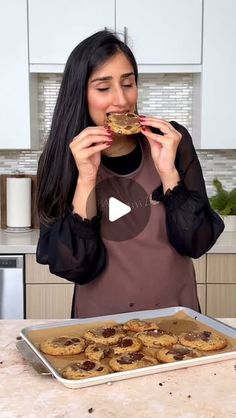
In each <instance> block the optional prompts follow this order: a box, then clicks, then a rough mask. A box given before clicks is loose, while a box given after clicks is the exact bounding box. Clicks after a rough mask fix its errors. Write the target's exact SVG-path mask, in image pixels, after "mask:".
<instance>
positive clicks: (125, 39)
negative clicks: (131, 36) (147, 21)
mask: <svg viewBox="0 0 236 418" xmlns="http://www.w3.org/2000/svg"><path fill="white" fill-rule="evenodd" d="M127 42H128V28H127V27H126V26H124V43H125V44H126V45H127Z"/></svg>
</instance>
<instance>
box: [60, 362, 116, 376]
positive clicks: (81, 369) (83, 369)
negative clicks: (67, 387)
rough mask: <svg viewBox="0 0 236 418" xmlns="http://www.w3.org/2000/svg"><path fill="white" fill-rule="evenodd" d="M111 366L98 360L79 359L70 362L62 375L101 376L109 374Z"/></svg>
mask: <svg viewBox="0 0 236 418" xmlns="http://www.w3.org/2000/svg"><path fill="white" fill-rule="evenodd" d="M109 372H110V370H109V368H108V367H107V366H105V365H104V364H101V363H99V362H97V361H90V360H79V361H75V362H73V363H70V364H68V366H66V367H65V368H64V369H63V370H62V376H63V377H65V378H66V379H72V380H77V379H84V378H87V377H94V376H101V375H104V374H108V373H109Z"/></svg>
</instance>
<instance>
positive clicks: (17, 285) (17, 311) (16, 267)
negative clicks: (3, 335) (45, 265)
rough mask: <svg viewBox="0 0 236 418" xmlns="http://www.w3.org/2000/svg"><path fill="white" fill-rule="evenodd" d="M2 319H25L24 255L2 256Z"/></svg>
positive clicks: (0, 270) (0, 309)
mask: <svg viewBox="0 0 236 418" xmlns="http://www.w3.org/2000/svg"><path fill="white" fill-rule="evenodd" d="M0 319H24V256H23V255H0Z"/></svg>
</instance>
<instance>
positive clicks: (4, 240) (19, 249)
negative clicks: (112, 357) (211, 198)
mask: <svg viewBox="0 0 236 418" xmlns="http://www.w3.org/2000/svg"><path fill="white" fill-rule="evenodd" d="M38 236H39V231H38V230H37V229H34V230H32V231H30V232H17V233H16V232H7V231H6V230H4V229H0V254H30V253H31V254H34V253H35V252H36V246H37V242H38ZM209 253H225V254H226V253H229V254H230V253H236V231H235V232H223V233H222V234H221V236H220V237H219V238H218V240H217V242H216V243H215V245H214V246H213V247H212V248H211V250H210V251H209Z"/></svg>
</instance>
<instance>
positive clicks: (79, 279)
mask: <svg viewBox="0 0 236 418" xmlns="http://www.w3.org/2000/svg"><path fill="white" fill-rule="evenodd" d="M99 227H100V219H99V217H98V216H96V217H94V218H93V219H92V220H91V221H90V220H82V218H81V217H80V216H79V215H76V214H73V213H72V212H69V213H68V214H67V216H66V217H65V218H64V219H62V220H58V221H57V222H55V223H54V224H52V225H47V226H46V225H43V224H41V225H40V236H39V241H38V245H37V252H36V259H37V262H38V263H41V264H48V265H49V269H50V272H51V273H53V274H56V275H57V276H60V277H63V278H65V279H67V280H70V281H72V282H74V283H78V284H80V285H82V284H85V283H88V282H89V281H91V280H92V279H94V278H95V277H96V276H97V275H98V274H99V273H100V272H101V271H102V270H103V269H104V267H105V264H106V250H105V246H104V244H103V242H102V240H101V238H100V234H99Z"/></svg>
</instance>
